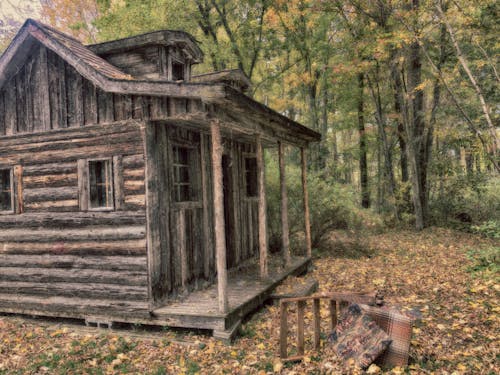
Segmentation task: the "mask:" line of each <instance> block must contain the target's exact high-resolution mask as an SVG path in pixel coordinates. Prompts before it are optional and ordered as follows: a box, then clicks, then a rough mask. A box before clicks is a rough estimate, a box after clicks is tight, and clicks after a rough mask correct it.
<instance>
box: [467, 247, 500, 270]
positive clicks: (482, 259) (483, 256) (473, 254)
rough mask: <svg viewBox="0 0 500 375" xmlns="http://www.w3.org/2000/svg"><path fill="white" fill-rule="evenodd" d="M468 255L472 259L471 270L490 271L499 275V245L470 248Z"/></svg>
mask: <svg viewBox="0 0 500 375" xmlns="http://www.w3.org/2000/svg"><path fill="white" fill-rule="evenodd" d="M467 256H468V258H469V260H471V261H472V265H470V266H469V267H468V271H469V272H472V273H475V272H481V271H489V272H491V273H493V274H494V275H497V276H498V273H499V272H500V248H499V247H498V246H491V247H487V248H484V249H479V250H476V249H474V250H470V251H469V252H467Z"/></svg>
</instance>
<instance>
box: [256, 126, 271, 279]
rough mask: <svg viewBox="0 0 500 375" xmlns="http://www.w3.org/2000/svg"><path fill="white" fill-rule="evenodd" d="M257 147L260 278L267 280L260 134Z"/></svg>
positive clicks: (263, 176)
mask: <svg viewBox="0 0 500 375" xmlns="http://www.w3.org/2000/svg"><path fill="white" fill-rule="evenodd" d="M256 146H257V177H258V180H259V182H258V185H259V260H260V277H262V278H265V277H267V276H268V273H267V216H266V181H265V163H264V150H263V148H262V140H261V138H260V134H257V138H256Z"/></svg>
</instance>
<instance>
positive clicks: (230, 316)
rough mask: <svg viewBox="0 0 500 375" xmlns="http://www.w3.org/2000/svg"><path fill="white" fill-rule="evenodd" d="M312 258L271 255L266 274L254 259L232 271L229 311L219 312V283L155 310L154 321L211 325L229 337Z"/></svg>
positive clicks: (201, 326)
mask: <svg viewBox="0 0 500 375" xmlns="http://www.w3.org/2000/svg"><path fill="white" fill-rule="evenodd" d="M310 261H311V258H309V257H292V259H291V262H290V263H289V265H288V266H283V259H282V258H281V257H275V256H273V257H269V258H268V267H269V268H268V271H269V277H267V278H259V277H258V276H257V275H258V274H259V264H258V262H251V263H249V264H248V265H246V266H245V267H244V268H242V269H240V270H238V272H234V273H229V275H228V283H227V300H228V309H227V311H226V312H224V313H222V312H220V309H219V302H218V294H217V285H212V286H211V287H209V288H207V289H204V290H199V291H195V292H192V293H190V294H189V295H188V296H186V297H185V298H184V299H182V300H179V301H176V302H169V303H168V304H167V305H165V306H162V307H160V308H158V309H156V310H154V311H153V312H152V316H151V319H152V320H153V321H152V322H151V323H153V324H158V325H166V326H170V327H183V328H198V329H209V330H213V336H214V337H215V338H218V339H221V340H225V341H230V340H231V339H232V338H233V337H234V335H235V334H236V333H237V331H238V328H239V326H240V324H241V321H242V319H244V318H245V316H247V315H248V314H250V313H251V312H252V311H254V310H255V309H256V308H257V307H259V306H261V305H262V304H263V303H264V302H265V301H266V300H267V299H268V298H269V296H270V295H271V293H272V292H273V290H274V289H275V288H276V287H277V286H278V285H279V284H280V283H281V282H282V281H283V280H284V279H285V278H286V277H287V276H289V275H300V274H303V273H305V272H306V271H307V268H308V266H309V264H310Z"/></svg>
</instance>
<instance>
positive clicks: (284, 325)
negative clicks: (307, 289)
mask: <svg viewBox="0 0 500 375" xmlns="http://www.w3.org/2000/svg"><path fill="white" fill-rule="evenodd" d="M287 307H288V304H287V303H286V302H284V301H280V356H281V358H286V357H287V356H288V354H287V348H286V347H287V338H288V313H287V312H288V310H287Z"/></svg>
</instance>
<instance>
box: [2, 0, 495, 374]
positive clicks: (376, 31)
mask: <svg viewBox="0 0 500 375" xmlns="http://www.w3.org/2000/svg"><path fill="white" fill-rule="evenodd" d="M8 1H10V2H12V4H13V6H15V7H16V9H17V12H18V14H19V20H5V19H4V20H2V23H1V24H0V26H2V25H3V26H6V27H3V28H2V29H1V30H2V31H1V32H0V52H1V51H3V50H4V49H5V48H6V47H7V46H8V44H9V43H10V41H11V38H12V37H13V36H14V35H15V33H16V32H17V30H18V27H19V26H20V25H21V24H22V19H24V18H28V17H34V18H36V16H33V14H32V11H33V8H32V7H22V6H20V5H16V2H15V1H12V0H8ZM33 3H37V2H35V1H33ZM36 9H38V12H39V14H38V18H40V19H41V21H42V22H45V23H46V24H48V25H52V26H54V27H55V28H58V29H60V30H62V31H64V32H66V33H68V34H70V35H72V36H74V37H75V38H77V39H79V40H81V41H83V42H85V43H87V44H92V43H98V42H102V41H108V40H114V39H118V38H124V37H128V36H131V35H137V34H141V33H145V32H149V31H154V30H160V29H172V30H184V31H187V32H189V33H190V34H192V35H193V36H194V37H195V38H196V40H198V41H199V42H200V46H201V48H202V50H203V52H204V54H205V58H204V61H203V63H201V64H199V65H198V66H196V74H202V73H205V72H211V71H218V70H224V69H235V68H238V69H241V70H242V71H243V72H244V73H245V74H246V76H247V77H248V78H249V79H250V81H251V82H252V87H251V90H250V92H249V93H248V95H250V96H252V97H253V98H255V99H256V100H258V101H260V102H262V103H265V104H266V105H268V106H269V107H271V108H273V109H274V110H276V111H278V112H280V113H282V114H284V115H286V116H288V117H290V118H292V119H294V120H296V121H298V122H300V123H302V124H304V125H306V126H308V127H310V128H312V129H314V130H316V131H318V132H320V133H321V135H322V140H321V142H320V143H319V144H313V145H311V147H310V149H309V150H310V151H309V164H308V170H309V189H310V206H311V227H312V240H313V247H314V256H315V262H316V263H315V265H316V266H315V269H314V271H313V273H312V274H313V276H314V277H315V278H316V279H318V281H319V283H320V288H322V289H328V288H344V289H356V288H361V287H362V286H366V285H367V284H368V285H370V286H372V287H375V288H382V289H384V290H385V291H386V294H387V295H388V296H389V297H390V296H392V298H393V299H392V301H394V302H396V303H398V304H400V305H404V306H412V307H417V308H419V309H420V311H421V312H422V316H423V319H422V323H421V325H420V326H418V327H417V328H415V330H414V339H413V340H412V349H411V350H412V351H411V353H410V355H411V361H410V365H409V366H407V367H405V368H395V369H393V370H392V372H390V373H394V374H402V373H448V374H449V373H453V374H466V373H484V374H489V373H491V374H493V373H496V371H498V363H497V361H498V359H497V358H498V351H499V350H500V348H499V346H498V341H496V340H497V339H496V338H495V335H494V334H492V333H494V332H495V331H496V332H498V329H500V328H499V324H500V319H499V315H498V313H499V310H498V293H499V287H498V284H499V281H500V280H499V278H498V271H499V270H500V259H499V255H498V254H499V253H500V251H499V249H500V247H499V239H500V177H499V173H500V131H499V129H500V100H499V99H500V90H499V84H500V76H499V73H498V59H499V52H500V44H499V40H500V22H499V15H500V3H499V2H498V1H495V0H342V1H341V0H238V1H236V0H141V1H138V0H40V1H39V4H38V3H37V6H36ZM286 157H287V163H288V164H287V171H288V175H289V181H288V189H289V211H290V231H291V235H292V247H293V246H299V245H297V244H300V242H301V240H302V234H301V231H302V228H303V222H302V213H301V212H302V209H303V208H302V201H301V180H300V178H301V174H300V172H301V171H300V155H299V154H298V152H297V151H294V150H292V149H291V148H290V150H288V153H287V155H286ZM266 159H267V161H268V163H267V164H268V168H267V170H266V179H267V189H268V198H267V199H268V217H269V219H268V222H269V231H270V237H269V245H270V248H271V250H272V251H275V252H278V251H279V250H280V243H281V242H280V241H281V239H280V238H281V234H280V230H281V226H280V222H279V217H280V203H279V195H280V184H279V171H278V156H277V152H276V150H273V149H270V150H267V152H266ZM349 269H350V270H352V269H356V272H354V274H351V273H350V272H347V271H346V270H349ZM410 269H411V271H410ZM387 270H391V271H387ZM332 275H334V276H332ZM450 275H452V277H453V279H452V280H449V279H448V278H449V277H450ZM389 299H390V298H389ZM278 313H279V311H278V309H277V308H276V306H268V307H266V308H265V309H263V310H262V311H260V312H259V313H258V314H257V316H256V317H255V318H253V319H252V320H250V321H249V322H247V323H245V325H244V327H243V329H242V334H241V338H240V339H239V340H238V341H237V342H236V344H235V346H232V347H226V346H223V345H222V344H220V343H218V342H216V341H214V340H212V339H209V338H207V337H205V336H203V335H197V334H192V333H185V332H177V331H168V330H166V331H165V332H162V334H163V336H162V337H161V338H160V337H156V336H154V335H153V334H151V333H150V332H149V333H146V334H145V335H146V338H144V337H142V336H141V334H140V333H137V334H136V336H134V335H132V336H127V337H125V338H123V337H118V336H117V334H115V333H104V334H97V333H92V332H91V333H89V332H79V331H76V332H74V331H72V330H71V328H70V329H69V330H68V328H67V327H65V328H61V327H60V326H59V325H58V326H54V325H52V324H46V325H40V324H38V323H37V322H24V321H21V320H19V319H10V320H9V319H3V318H2V316H0V328H1V332H0V341H2V340H3V342H5V345H4V347H3V349H2V347H1V346H0V374H3V373H5V374H7V373H12V372H11V369H16V371H18V373H24V370H23V369H28V371H27V372H30V371H31V373H33V372H36V373H43V372H47V373H50V372H51V369H52V370H53V371H56V369H57V371H59V373H80V372H82V371H84V369H85V371H86V372H88V373H113V372H116V373H121V372H134V373H154V374H163V373H191V374H194V373H259V374H260V373H264V374H265V373H280V372H284V373H290V374H291V373H305V372H313V373H324V372H332V373H360V372H359V370H358V369H354V368H350V369H349V370H346V368H345V367H339V366H341V364H339V363H338V362H336V361H335V360H334V359H332V358H331V357H329V356H328V352H327V351H326V352H324V353H322V354H321V355H319V354H314V353H313V354H308V356H306V358H305V360H304V361H303V362H301V363H300V364H289V363H282V362H280V361H279V359H277V356H276V355H275V354H276V353H275V352H276V350H277V344H276V342H277V337H278V332H277V328H276V327H277V326H278V325H279V318H278ZM137 330H140V329H139V328H138V329H137ZM452 336H453V338H452ZM37 340H38V343H35V341H37ZM54 343H56V347H55V349H54ZM37 345H39V346H40V348H43V350H42V349H36V346H37ZM16 348H17V349H16ZM47 353H49V354H47ZM155 353H156V354H155ZM33 355H34V357H33ZM66 357H67V358H66ZM40 369H42V370H40ZM380 371H382V370H381V369H380V368H377V367H376V366H375V367H374V368H373V371H372V372H369V373H378V372H380Z"/></svg>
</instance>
